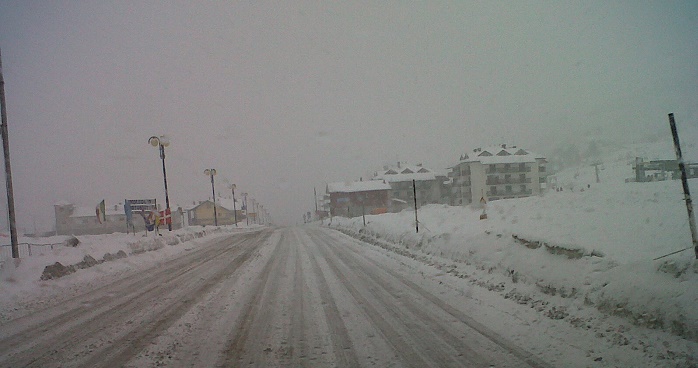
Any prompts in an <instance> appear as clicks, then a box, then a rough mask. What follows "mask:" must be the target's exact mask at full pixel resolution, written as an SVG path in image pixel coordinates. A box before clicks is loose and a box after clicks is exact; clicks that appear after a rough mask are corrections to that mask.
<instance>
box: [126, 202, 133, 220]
mask: <svg viewBox="0 0 698 368" xmlns="http://www.w3.org/2000/svg"><path fill="white" fill-rule="evenodd" d="M124 213H125V214H126V224H127V225H133V210H132V209H131V202H129V201H128V199H124Z"/></svg>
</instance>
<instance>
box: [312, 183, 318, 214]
mask: <svg viewBox="0 0 698 368" xmlns="http://www.w3.org/2000/svg"><path fill="white" fill-rule="evenodd" d="M313 198H314V199H315V216H317V190H315V187H313Z"/></svg>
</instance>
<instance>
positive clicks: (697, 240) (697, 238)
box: [669, 113, 698, 259]
mask: <svg viewBox="0 0 698 368" xmlns="http://www.w3.org/2000/svg"><path fill="white" fill-rule="evenodd" d="M669 126H670V127H671V135H672V136H673V137H674V150H675V151H676V160H677V161H678V162H679V170H680V171H681V184H682V185H683V194H684V198H685V199H686V210H688V225H689V227H690V228H691V238H692V240H693V249H694V251H695V254H696V259H698V235H697V234H696V218H695V216H694V214H693V202H692V201H691V191H690V190H689V189H688V177H687V176H686V165H684V163H683V156H682V155H681V144H680V143H679V134H678V132H677V130H676V122H675V121H674V113H670V114H669Z"/></svg>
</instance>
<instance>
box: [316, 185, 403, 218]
mask: <svg viewBox="0 0 698 368" xmlns="http://www.w3.org/2000/svg"><path fill="white" fill-rule="evenodd" d="M390 191H391V188H390V185H389V184H387V183H385V182H384V181H382V180H368V181H354V182H347V183H345V182H340V183H328V184H327V188H326V192H327V194H329V197H330V198H329V199H330V201H329V204H330V214H331V215H332V216H346V217H357V216H361V215H363V214H366V215H369V214H379V213H385V212H388V211H389V210H390Z"/></svg>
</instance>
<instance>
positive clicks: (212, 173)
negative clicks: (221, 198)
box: [204, 169, 218, 226]
mask: <svg viewBox="0 0 698 368" xmlns="http://www.w3.org/2000/svg"><path fill="white" fill-rule="evenodd" d="M204 175H208V176H210V177H211V192H213V224H214V225H215V226H218V211H216V188H215V187H214V186H213V177H214V176H215V175H216V169H206V170H204Z"/></svg>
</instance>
